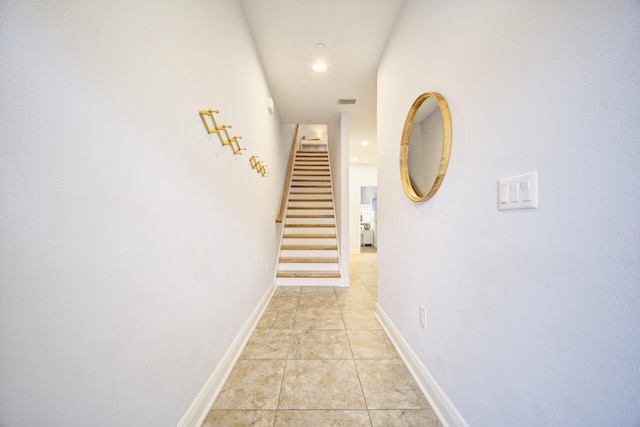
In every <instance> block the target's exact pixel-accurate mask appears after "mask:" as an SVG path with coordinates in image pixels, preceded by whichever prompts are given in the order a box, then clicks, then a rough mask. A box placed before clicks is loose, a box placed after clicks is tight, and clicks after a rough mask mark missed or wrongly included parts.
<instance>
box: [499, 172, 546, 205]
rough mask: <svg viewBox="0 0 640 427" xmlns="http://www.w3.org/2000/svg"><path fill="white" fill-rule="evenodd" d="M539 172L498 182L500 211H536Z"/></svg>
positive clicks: (502, 179)
mask: <svg viewBox="0 0 640 427" xmlns="http://www.w3.org/2000/svg"><path fill="white" fill-rule="evenodd" d="M537 207H538V172H531V173H526V174H523V175H517V176H512V177H509V178H501V179H499V180H498V210H506V209H536V208H537Z"/></svg>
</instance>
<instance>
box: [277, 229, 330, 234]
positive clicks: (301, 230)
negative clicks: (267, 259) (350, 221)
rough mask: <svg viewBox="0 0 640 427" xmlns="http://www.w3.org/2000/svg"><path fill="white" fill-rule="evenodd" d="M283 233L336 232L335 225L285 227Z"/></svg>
mask: <svg viewBox="0 0 640 427" xmlns="http://www.w3.org/2000/svg"><path fill="white" fill-rule="evenodd" d="M284 232H285V234H336V228H335V227H285V229H284Z"/></svg>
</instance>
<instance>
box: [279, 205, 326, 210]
mask: <svg viewBox="0 0 640 427" xmlns="http://www.w3.org/2000/svg"><path fill="white" fill-rule="evenodd" d="M287 209H294V210H301V209H302V210H305V209H318V210H327V209H329V210H331V209H333V206H288V207H287Z"/></svg>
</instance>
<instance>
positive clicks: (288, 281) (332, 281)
mask: <svg viewBox="0 0 640 427" xmlns="http://www.w3.org/2000/svg"><path fill="white" fill-rule="evenodd" d="M340 280H341V279H337V278H314V279H299V278H296V277H278V278H276V285H277V286H344V285H343V284H342V283H341V282H340Z"/></svg>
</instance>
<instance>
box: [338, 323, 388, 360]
mask: <svg viewBox="0 0 640 427" xmlns="http://www.w3.org/2000/svg"><path fill="white" fill-rule="evenodd" d="M347 333H348V334H349V342H350V343H351V350H352V351H353V358H354V359H397V358H399V357H400V356H399V355H398V352H397V351H396V349H395V347H394V346H393V344H392V343H391V341H390V340H389V338H388V337H387V334H386V333H385V332H384V331H383V330H382V329H376V330H349V331H347Z"/></svg>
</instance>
